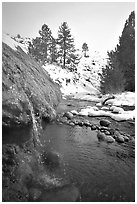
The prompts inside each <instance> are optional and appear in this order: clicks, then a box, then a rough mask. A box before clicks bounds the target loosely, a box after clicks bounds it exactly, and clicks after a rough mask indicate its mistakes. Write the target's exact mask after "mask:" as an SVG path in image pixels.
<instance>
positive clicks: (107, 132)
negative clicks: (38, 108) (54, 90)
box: [56, 112, 134, 143]
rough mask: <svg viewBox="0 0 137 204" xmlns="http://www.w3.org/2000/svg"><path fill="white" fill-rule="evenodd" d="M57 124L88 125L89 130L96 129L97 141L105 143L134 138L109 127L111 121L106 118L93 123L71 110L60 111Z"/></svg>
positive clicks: (121, 141)
mask: <svg viewBox="0 0 137 204" xmlns="http://www.w3.org/2000/svg"><path fill="white" fill-rule="evenodd" d="M56 121H57V123H58V124H67V125H70V126H73V127H74V126H80V127H83V128H84V127H89V128H90V129H91V131H97V137H98V140H99V141H106V142H107V143H113V142H118V143H124V142H128V141H131V140H134V137H133V136H131V135H129V134H127V133H126V132H123V131H120V130H118V129H117V128H114V127H113V128H112V127H111V122H110V120H108V119H101V118H100V121H99V123H98V124H97V123H94V122H92V120H88V119H87V118H86V119H85V117H80V116H77V115H75V114H72V113H71V112H65V113H61V114H60V115H59V116H58V117H57V119H56Z"/></svg>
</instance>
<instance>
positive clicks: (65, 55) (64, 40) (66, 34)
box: [57, 22, 75, 68]
mask: <svg viewBox="0 0 137 204" xmlns="http://www.w3.org/2000/svg"><path fill="white" fill-rule="evenodd" d="M57 42H58V45H59V52H58V54H59V56H60V57H61V60H62V61H63V68H65V66H66V62H67V60H69V59H70V54H71V53H74V52H75V47H74V39H73V38H72V36H71V33H70V29H69V28H68V25H67V23H66V22H63V23H62V25H61V26H60V27H59V31H58V39H57Z"/></svg>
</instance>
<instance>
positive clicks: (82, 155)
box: [44, 124, 135, 202]
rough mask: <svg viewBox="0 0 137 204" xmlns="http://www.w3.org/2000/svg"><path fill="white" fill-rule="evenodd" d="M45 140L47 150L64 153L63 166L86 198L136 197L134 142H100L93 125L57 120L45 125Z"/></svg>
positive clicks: (89, 200)
mask: <svg viewBox="0 0 137 204" xmlns="http://www.w3.org/2000/svg"><path fill="white" fill-rule="evenodd" d="M44 142H45V145H46V149H47V150H54V151H57V152H58V153H59V154H60V155H61V160H62V162H63V163H64V164H65V167H63V166H62V168H65V173H66V175H67V176H68V177H69V179H70V180H71V183H74V184H75V185H76V186H77V187H78V188H79V190H80V193H81V198H82V201H88V202H91V201H92V202H93V201H98V202H99V201H114V202H115V201H127V202H128V201H134V194H135V192H134V189H135V186H134V185H135V183H134V180H135V176H134V156H133V155H134V146H133V145H130V143H129V144H128V145H119V144H117V143H113V144H107V143H105V142H99V141H98V139H97V137H96V131H91V130H90V128H82V127H78V126H75V127H71V126H67V125H56V124H54V125H48V126H47V127H45V130H44ZM132 152H133V153H132ZM59 171H60V170H59ZM62 172H63V170H62Z"/></svg>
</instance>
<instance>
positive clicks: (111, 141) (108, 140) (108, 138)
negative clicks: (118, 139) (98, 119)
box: [106, 136, 115, 143]
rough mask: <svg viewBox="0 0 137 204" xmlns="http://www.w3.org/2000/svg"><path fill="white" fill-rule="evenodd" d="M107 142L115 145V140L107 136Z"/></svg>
mask: <svg viewBox="0 0 137 204" xmlns="http://www.w3.org/2000/svg"><path fill="white" fill-rule="evenodd" d="M106 142H107V143H113V142H115V139H114V138H113V137H112V136H107V137H106Z"/></svg>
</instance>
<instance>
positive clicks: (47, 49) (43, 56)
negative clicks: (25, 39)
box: [28, 24, 55, 64]
mask: <svg viewBox="0 0 137 204" xmlns="http://www.w3.org/2000/svg"><path fill="white" fill-rule="evenodd" d="M39 34H40V37H36V38H35V39H33V40H32V43H30V44H29V47H28V50H29V53H30V54H31V55H32V56H33V57H34V58H35V59H36V60H37V61H40V62H42V63H43V64H44V63H45V62H48V61H53V56H50V55H53V46H54V50H55V43H54V42H53V41H54V40H53V37H52V33H51V30H50V29H49V27H48V26H47V25H46V24H44V25H43V26H42V28H41V30H40V31H39ZM53 44H54V45H53ZM54 52H55V51H54Z"/></svg>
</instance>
